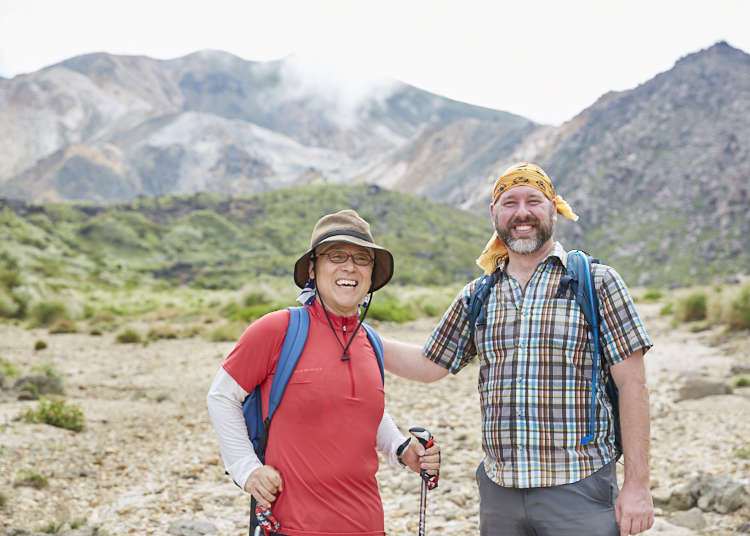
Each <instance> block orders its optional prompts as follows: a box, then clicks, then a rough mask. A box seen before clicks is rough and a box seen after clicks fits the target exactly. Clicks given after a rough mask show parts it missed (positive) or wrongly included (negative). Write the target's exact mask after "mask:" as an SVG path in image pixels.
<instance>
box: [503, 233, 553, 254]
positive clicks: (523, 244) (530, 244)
mask: <svg viewBox="0 0 750 536" xmlns="http://www.w3.org/2000/svg"><path fill="white" fill-rule="evenodd" d="M546 241H547V239H546V238H545V239H544V240H542V237H538V238H511V239H510V240H508V241H507V242H505V245H506V246H507V247H508V249H509V250H511V251H512V252H513V253H518V254H519V255H528V254H530V253H536V252H537V251H539V249H540V248H541V247H542V246H543V245H544V243H545V242H546Z"/></svg>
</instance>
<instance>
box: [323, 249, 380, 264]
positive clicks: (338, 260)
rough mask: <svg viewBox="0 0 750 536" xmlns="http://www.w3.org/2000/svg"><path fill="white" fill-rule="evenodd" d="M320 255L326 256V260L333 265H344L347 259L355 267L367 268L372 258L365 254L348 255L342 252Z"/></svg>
mask: <svg viewBox="0 0 750 536" xmlns="http://www.w3.org/2000/svg"><path fill="white" fill-rule="evenodd" d="M321 255H326V256H327V257H328V260H330V261H331V262H332V263H335V264H342V263H345V262H346V259H348V258H349V257H351V258H352V262H353V263H354V264H356V265H357V266H368V265H370V264H372V257H370V256H369V255H367V254H366V253H356V254H354V255H350V254H348V253H344V252H343V251H329V252H328V253H321Z"/></svg>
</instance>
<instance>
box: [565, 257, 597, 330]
mask: <svg viewBox="0 0 750 536" xmlns="http://www.w3.org/2000/svg"><path fill="white" fill-rule="evenodd" d="M594 260H595V259H592V258H591V256H590V255H587V254H586V253H584V252H583V251H579V250H577V249H574V250H572V251H569V252H568V266H567V270H566V271H567V273H566V274H565V276H563V277H564V278H565V279H566V280H568V281H569V284H570V285H571V288H572V289H573V292H574V294H575V297H576V303H578V305H579V307H580V308H581V311H582V312H583V316H584V318H586V321H587V322H588V323H589V325H591V328H592V330H593V331H594V332H595V333H598V330H599V299H598V297H597V295H596V290H595V287H594V274H593V272H592V270H591V263H592V262H593V261H594Z"/></svg>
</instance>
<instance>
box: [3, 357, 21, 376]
mask: <svg viewBox="0 0 750 536" xmlns="http://www.w3.org/2000/svg"><path fill="white" fill-rule="evenodd" d="M0 372H2V373H3V374H4V375H5V376H6V377H8V378H18V377H19V376H20V375H21V372H20V371H19V370H18V367H16V366H15V365H14V364H13V363H9V362H8V361H5V360H4V359H0Z"/></svg>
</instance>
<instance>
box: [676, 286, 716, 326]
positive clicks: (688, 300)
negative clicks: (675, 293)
mask: <svg viewBox="0 0 750 536" xmlns="http://www.w3.org/2000/svg"><path fill="white" fill-rule="evenodd" d="M707 304H708V297H707V296H706V293H705V292H703V291H700V290H699V291H694V292H691V293H690V294H688V295H686V296H683V297H681V298H679V299H678V300H677V303H676V304H675V312H674V319H675V321H676V322H695V321H698V320H705V319H706V313H707V311H708V308H707Z"/></svg>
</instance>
